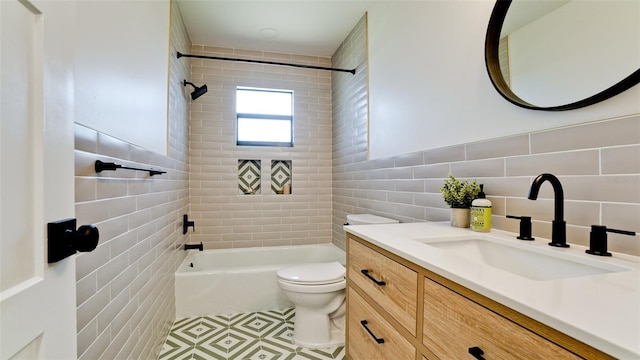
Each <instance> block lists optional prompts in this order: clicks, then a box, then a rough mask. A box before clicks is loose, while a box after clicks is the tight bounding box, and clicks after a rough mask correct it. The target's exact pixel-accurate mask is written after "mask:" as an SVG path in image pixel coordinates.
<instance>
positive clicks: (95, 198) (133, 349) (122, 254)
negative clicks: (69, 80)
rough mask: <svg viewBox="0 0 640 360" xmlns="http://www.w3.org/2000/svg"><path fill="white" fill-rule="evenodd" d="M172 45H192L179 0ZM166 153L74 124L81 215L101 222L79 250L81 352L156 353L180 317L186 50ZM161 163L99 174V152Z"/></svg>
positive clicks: (174, 78)
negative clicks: (95, 239) (96, 238)
mask: <svg viewBox="0 0 640 360" xmlns="http://www.w3.org/2000/svg"><path fill="white" fill-rule="evenodd" d="M171 21H172V44H171V46H172V47H171V51H172V54H175V52H176V51H178V50H179V51H181V52H188V51H189V48H190V46H191V44H190V41H189V38H188V36H187V34H186V30H185V29H184V25H183V23H182V19H181V17H180V13H179V10H178V8H177V5H176V3H175V2H172V19H171ZM170 65H171V75H170V76H171V77H170V87H169V93H170V105H169V127H170V130H169V135H170V137H169V155H168V156H164V155H159V154H156V153H152V152H149V151H147V150H144V149H141V148H139V147H137V146H135V145H132V144H128V143H126V142H123V141H120V140H118V139H115V138H113V137H110V136H108V135H105V134H103V133H99V132H96V131H94V130H92V129H89V128H86V127H83V126H80V125H76V127H75V161H76V164H75V171H76V174H75V183H76V216H77V219H78V224H96V225H97V226H98V229H99V230H100V243H99V245H98V247H97V248H96V250H94V251H93V252H90V253H81V254H78V255H77V261H76V280H77V283H76V286H77V288H76V301H77V330H78V344H77V346H78V358H79V359H80V360H96V359H153V358H156V357H157V356H158V354H159V352H160V349H161V347H162V344H163V342H164V340H165V338H166V335H167V333H168V331H169V329H170V327H171V324H172V323H173V321H174V320H175V305H174V302H175V295H174V282H173V276H174V275H173V274H174V272H175V270H176V268H177V266H178V264H179V263H180V262H181V261H182V258H183V257H184V255H185V252H184V251H178V250H176V249H178V248H180V246H181V245H182V244H183V243H184V242H186V241H188V235H182V226H181V224H182V214H185V213H188V211H189V197H188V193H189V188H188V186H189V181H188V179H189V164H188V160H189V159H188V157H187V156H188V150H189V149H188V108H189V97H188V93H187V92H186V91H185V90H184V87H183V86H182V80H183V79H185V78H188V77H189V71H190V66H189V60H188V59H180V60H178V59H177V58H176V57H175V56H172V57H171V64H170ZM98 159H99V160H102V161H108V162H116V163H118V164H122V165H136V166H140V167H145V168H146V167H152V168H162V169H163V170H166V171H167V173H166V174H164V175H156V176H153V177H149V175H148V173H144V172H138V171H131V170H117V171H115V172H114V171H105V172H102V173H100V174H96V172H95V170H94V163H95V161H96V160H98Z"/></svg>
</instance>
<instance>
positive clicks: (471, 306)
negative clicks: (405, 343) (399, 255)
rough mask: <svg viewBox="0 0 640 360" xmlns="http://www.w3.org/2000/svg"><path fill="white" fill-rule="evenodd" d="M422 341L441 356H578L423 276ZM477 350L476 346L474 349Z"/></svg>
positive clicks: (558, 357)
mask: <svg viewBox="0 0 640 360" xmlns="http://www.w3.org/2000/svg"><path fill="white" fill-rule="evenodd" d="M423 343H424V345H425V346H426V347H427V348H429V349H430V350H431V351H432V352H433V353H434V354H436V355H437V356H438V357H440V358H442V359H473V358H474V357H473V356H472V355H471V354H469V349H470V348H474V347H477V348H479V349H480V350H481V351H482V352H483V353H484V354H483V355H482V356H483V358H485V359H487V360H491V359H505V360H506V359H509V360H510V359H523V360H524V359H526V360H533V359H540V360H547V359H554V360H555V359H579V357H578V356H576V355H574V354H573V353H571V352H569V351H567V350H565V349H564V348H561V347H559V346H557V345H556V344H554V343H552V342H549V341H547V340H546V339H544V338H542V337H540V336H538V335H536V334H534V333H532V332H530V331H529V330H527V329H525V328H523V327H521V326H519V325H517V324H515V323H513V322H511V321H510V320H507V319H505V318H503V317H502V316H500V315H497V314H496V313H494V312H491V311H489V310H487V309H486V308H484V307H482V306H480V305H478V304H476V303H475V302H473V301H471V300H469V299H467V298H465V297H463V296H461V295H459V294H457V293H455V292H453V291H451V290H449V289H448V288H446V287H444V286H442V285H440V284H438V283H436V282H434V281H432V280H431V279H429V278H425V281H424V325H423ZM476 351H477V349H476Z"/></svg>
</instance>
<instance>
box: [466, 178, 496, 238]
mask: <svg viewBox="0 0 640 360" xmlns="http://www.w3.org/2000/svg"><path fill="white" fill-rule="evenodd" d="M471 230H473V231H479V232H489V231H490V230H491V201H489V200H488V199H487V196H486V195H485V193H484V184H480V193H478V197H476V198H475V200H473V202H472V203H471Z"/></svg>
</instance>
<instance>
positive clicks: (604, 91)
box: [485, 0, 640, 111]
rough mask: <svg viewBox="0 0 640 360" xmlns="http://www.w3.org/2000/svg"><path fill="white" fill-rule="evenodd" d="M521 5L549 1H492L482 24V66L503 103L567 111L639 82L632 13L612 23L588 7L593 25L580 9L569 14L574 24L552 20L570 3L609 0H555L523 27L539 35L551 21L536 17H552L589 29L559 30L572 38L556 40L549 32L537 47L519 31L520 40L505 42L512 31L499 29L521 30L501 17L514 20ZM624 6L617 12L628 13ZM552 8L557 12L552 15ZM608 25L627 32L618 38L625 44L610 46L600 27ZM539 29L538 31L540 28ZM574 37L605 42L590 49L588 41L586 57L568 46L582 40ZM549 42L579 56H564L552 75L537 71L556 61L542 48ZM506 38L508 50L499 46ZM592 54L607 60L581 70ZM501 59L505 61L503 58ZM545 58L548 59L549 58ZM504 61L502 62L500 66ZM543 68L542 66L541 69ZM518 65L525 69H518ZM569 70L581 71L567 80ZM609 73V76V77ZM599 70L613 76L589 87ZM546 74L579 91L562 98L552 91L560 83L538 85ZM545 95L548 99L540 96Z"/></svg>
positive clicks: (639, 61)
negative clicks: (626, 21)
mask: <svg viewBox="0 0 640 360" xmlns="http://www.w3.org/2000/svg"><path fill="white" fill-rule="evenodd" d="M516 3H518V4H516ZM520 3H522V4H523V6H525V5H531V4H534V3H540V4H543V3H546V5H549V4H550V3H551V2H547V1H521V0H497V1H496V4H495V6H494V8H493V11H492V13H491V18H490V19H489V25H488V27H487V34H486V38H485V64H486V67H487V72H488V74H489V78H490V79H491V82H492V84H493V86H494V87H495V89H496V90H497V91H498V93H500V95H502V96H503V97H504V98H505V99H506V100H507V101H509V102H511V103H513V104H515V105H517V106H520V107H523V108H527V109H531V110H545V111H564V110H572V109H578V108H581V107H585V106H589V105H592V104H595V103H598V102H600V101H603V100H606V99H608V98H610V97H613V96H615V95H618V94H620V93H621V92H623V91H625V90H627V89H629V88H631V87H633V86H635V85H637V84H638V83H640V65H639V64H640V56H638V53H637V52H638V51H640V50H639V49H638V48H637V44H638V42H637V41H638V40H637V37H640V31H639V30H640V22H638V19H635V18H633V17H632V18H631V19H632V23H631V24H627V25H622V24H617V23H616V24H613V25H608V24H605V23H601V21H605V20H607V21H610V20H611V18H613V19H614V20H617V18H616V17H612V16H605V15H603V14H602V13H600V12H599V11H598V9H588V11H590V12H591V13H593V16H594V17H595V18H596V19H597V23H596V22H595V21H594V22H590V21H586V20H584V19H585V15H584V10H582V9H580V13H579V14H578V15H575V16H574V17H575V18H576V20H577V21H575V22H572V21H567V20H566V19H562V20H554V19H555V18H557V17H558V16H560V15H558V14H561V15H564V14H563V12H564V13H566V12H568V11H570V10H574V7H575V6H578V5H580V6H582V4H585V3H586V4H590V6H595V5H592V4H596V3H599V4H596V5H598V6H611V4H609V3H610V2H584V1H575V0H574V1H568V0H561V1H556V3H557V5H556V9H553V10H546V11H547V13H545V15H544V19H543V20H541V19H542V18H537V19H535V20H532V19H528V20H527V21H528V22H529V24H534V23H535V25H527V26H538V28H537V30H535V31H529V32H530V33H533V32H535V33H544V32H545V31H553V30H552V29H554V28H553V27H552V26H553V23H551V25H549V24H550V23H548V22H547V23H545V22H542V23H540V22H541V21H556V24H561V26H571V25H572V24H573V25H575V24H576V23H580V22H582V24H585V23H586V24H587V26H589V29H587V30H588V31H585V29H574V28H568V29H566V30H564V31H561V32H562V33H563V34H564V33H566V34H569V35H571V36H574V38H573V39H569V40H566V39H564V40H557V39H556V38H557V36H555V34H554V35H551V36H546V37H544V38H543V39H542V41H541V45H535V44H532V43H528V42H525V40H530V39H531V38H530V37H529V38H527V37H526V30H518V31H520V33H521V34H525V35H521V36H520V37H519V38H518V37H516V39H517V40H518V41H519V43H515V45H512V46H509V45H511V44H510V43H509V40H510V38H512V37H514V36H515V35H513V34H515V33H511V32H509V33H505V32H504V31H503V28H505V29H506V27H515V28H517V29H522V28H523V26H524V25H522V24H519V25H517V26H513V25H510V24H509V21H505V20H506V19H507V16H510V17H514V18H515V16H516V14H517V13H518V12H517V10H516V5H517V6H520ZM620 3H621V4H622V6H640V5H637V3H638V2H635V1H631V2H629V1H626V2H624V1H620ZM510 9H511V11H510ZM634 9H635V8H634ZM634 9H632V10H634ZM518 10H520V12H522V13H527V14H529V15H530V14H532V13H533V12H534V11H532V10H531V9H524V10H523V9H518ZM606 10H607V11H606V12H605V14H608V13H610V12H611V9H610V8H607V9H606ZM628 10H629V9H628V8H627V9H625V8H620V10H616V11H620V12H621V14H623V15H624V14H627V13H628V12H629V11H628ZM551 11H557V12H556V13H553V14H552V13H551ZM624 16H626V15H624ZM549 19H552V20H549ZM633 19H635V20H633ZM610 22H611V21H610ZM505 24H506V25H505ZM518 26H519V27H518ZM541 26H542V28H541ZM612 26H613V27H615V26H617V27H618V30H617V31H618V33H620V32H621V31H623V32H624V34H626V35H625V36H623V37H625V38H629V40H628V41H629V43H630V46H626V45H620V44H615V46H614V47H612V46H611V45H610V44H611V42H612V41H611V40H612V39H611V38H607V36H608V35H607V34H606V33H605V31H609V28H611V27H612ZM540 29H542V31H541V30H540ZM588 32H592V33H595V36H590V35H587V34H585V33H588ZM578 35H579V36H581V37H583V38H585V41H593V38H602V39H603V42H604V44H605V45H604V46H605V47H606V48H603V49H598V48H595V46H593V43H592V42H591V43H589V45H588V46H587V47H586V48H588V51H589V53H587V55H585V54H583V53H580V50H577V51H576V50H574V49H573V47H572V46H573V45H574V43H579V42H582V41H583V39H581V38H578V37H576V36H578ZM627 35H628V36H627ZM616 38H620V36H617V37H616ZM556 40H557V41H556ZM554 41H555V42H557V43H558V44H559V45H558V46H560V47H561V51H562V54H561V56H560V57H568V56H569V55H570V54H574V53H575V54H576V55H577V56H578V57H579V58H577V59H575V60H569V61H568V64H567V65H563V66H566V68H565V70H562V71H561V72H560V73H557V72H556V73H554V74H552V75H547V74H542V73H540V71H546V70H548V69H550V66H551V65H548V64H547V63H546V62H548V63H551V62H554V66H555V65H557V64H555V63H557V61H556V59H553V58H551V57H552V55H550V53H548V51H547V49H549V48H550V47H551V45H550V43H553V42H554ZM505 42H506V43H507V44H508V45H507V49H505V47H504V44H505ZM514 49H525V50H526V51H525V53H524V54H522V55H517V56H516V54H515V50H514ZM613 50H615V51H618V50H620V51H622V52H623V55H616V54H614V53H612V52H611V51H613ZM624 51H626V53H624ZM629 52H630V53H631V54H632V55H631V56H628V55H624V54H629ZM518 54H519V53H518ZM589 54H591V55H589ZM543 55H544V56H543ZM554 55H555V54H554ZM593 58H602V59H604V60H606V63H605V61H604V60H603V65H602V68H597V69H585V68H580V67H581V66H586V65H585V64H587V63H589V62H590V61H591V60H592V59H593ZM617 58H623V59H624V61H625V66H626V68H625V66H618V64H615V63H613V61H614V60H615V59H617ZM505 59H507V60H506V61H505ZM514 59H526V60H527V61H526V62H527V64H526V65H525V66H520V65H519V64H518V65H516V64H515V63H514ZM541 59H542V60H541ZM544 59H547V60H548V61H547V60H544ZM629 59H631V60H629ZM543 60H544V61H543ZM545 61H546V62H545ZM505 62H506V63H507V64H505ZM545 66H546V67H547V68H546V70H545ZM523 68H524V69H525V70H523ZM514 69H517V72H514ZM567 69H568V70H567ZM574 70H575V71H580V73H579V74H577V76H578V77H577V78H575V79H570V78H569V74H568V73H570V72H571V71H574ZM554 71H555V70H554ZM551 72H552V71H548V73H551ZM609 73H611V74H610V75H609ZM629 73H630V74H629ZM604 74H607V76H610V77H612V78H611V79H605V80H602V79H598V81H599V82H598V81H596V85H594V87H593V88H591V89H589V88H588V86H586V85H585V84H586V83H587V80H588V79H589V77H602V76H604ZM545 77H547V78H551V77H552V78H553V80H554V81H555V80H561V81H564V82H565V84H569V86H564V87H566V88H574V89H579V91H577V92H578V94H577V95H573V94H571V95H567V97H565V94H559V95H555V94H554V92H553V91H556V89H562V88H563V85H562V84H560V85H555V84H543V83H541V81H540V80H541V79H543V78H545ZM527 78H529V79H530V80H531V79H532V80H531V82H534V83H535V84H529V83H527V82H526V81H525V80H526V79H527ZM547 80H548V79H547ZM545 86H546V87H545ZM527 87H530V88H532V89H534V90H532V91H528V88H527ZM559 91H560V90H558V92H559ZM585 91H586V92H585ZM580 92H582V93H580ZM536 93H537V94H539V96H538V97H536V95H535V94H536ZM544 97H547V98H550V99H545V98H544ZM572 97H573V98H572Z"/></svg>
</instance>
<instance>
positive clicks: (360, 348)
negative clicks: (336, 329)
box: [347, 288, 416, 360]
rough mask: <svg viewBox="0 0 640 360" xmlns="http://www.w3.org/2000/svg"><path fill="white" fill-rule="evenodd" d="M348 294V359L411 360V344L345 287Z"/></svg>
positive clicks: (351, 290) (413, 357) (414, 353)
mask: <svg viewBox="0 0 640 360" xmlns="http://www.w3.org/2000/svg"><path fill="white" fill-rule="evenodd" d="M348 291H349V293H348V303H347V306H348V314H349V337H348V339H347V341H348V350H349V356H348V357H349V359H350V360H376V359H378V360H387V359H394V360H413V359H415V358H416V350H415V348H414V347H413V345H411V343H410V342H409V341H408V340H407V339H405V338H404V337H403V336H402V335H400V334H399V333H398V332H397V331H396V330H395V329H394V328H393V326H391V325H390V324H389V323H388V322H386V321H385V320H384V318H383V317H382V316H381V315H380V314H378V313H377V312H376V311H375V310H374V309H373V308H372V307H371V306H369V304H367V302H366V301H365V300H364V299H363V298H362V297H361V296H360V295H358V293H356V292H355V291H354V290H353V289H352V288H349V290H348ZM363 321H364V322H365V323H363ZM376 339H377V340H376Z"/></svg>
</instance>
